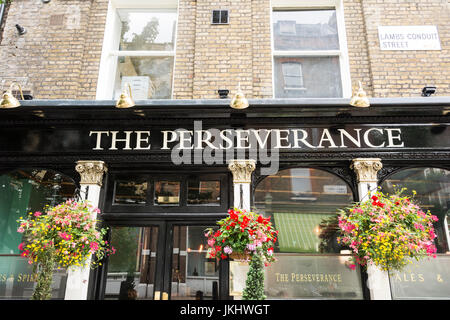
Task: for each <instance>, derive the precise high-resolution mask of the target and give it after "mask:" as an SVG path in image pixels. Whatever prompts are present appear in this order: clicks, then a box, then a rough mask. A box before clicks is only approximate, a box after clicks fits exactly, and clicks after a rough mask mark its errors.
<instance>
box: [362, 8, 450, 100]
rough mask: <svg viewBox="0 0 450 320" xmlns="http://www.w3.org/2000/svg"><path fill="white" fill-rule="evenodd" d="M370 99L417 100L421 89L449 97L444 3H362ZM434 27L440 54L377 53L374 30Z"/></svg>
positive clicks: (448, 14)
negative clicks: (388, 27) (438, 40)
mask: <svg viewBox="0 0 450 320" xmlns="http://www.w3.org/2000/svg"><path fill="white" fill-rule="evenodd" d="M361 3H362V13H363V19H364V23H365V26H366V33H367V35H366V37H367V44H368V61H369V63H370V70H371V73H372V87H373V96H375V97H399V96H401V97H418V96H420V95H421V91H422V88H423V87H424V86H425V85H435V86H436V87H437V91H436V96H449V95H450V51H449V50H450V23H449V21H450V3H449V2H448V1H447V0H427V1H411V0H384V1H378V0H362V1H361ZM414 25H417V26H421V25H435V26H437V28H438V32H439V37H440V41H441V48H442V50H440V51H381V50H380V45H379V40H378V26H414Z"/></svg>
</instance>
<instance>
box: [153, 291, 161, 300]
mask: <svg viewBox="0 0 450 320" xmlns="http://www.w3.org/2000/svg"><path fill="white" fill-rule="evenodd" d="M153 300H161V291H155V297H154V299H153Z"/></svg>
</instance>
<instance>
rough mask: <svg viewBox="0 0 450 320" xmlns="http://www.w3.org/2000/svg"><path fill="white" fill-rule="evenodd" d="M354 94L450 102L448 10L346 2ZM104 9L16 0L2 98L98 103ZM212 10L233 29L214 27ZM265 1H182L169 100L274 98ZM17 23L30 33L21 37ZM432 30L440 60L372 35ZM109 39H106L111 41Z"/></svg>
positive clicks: (404, 1) (84, 3) (434, 1)
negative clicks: (402, 28)
mask: <svg viewBox="0 0 450 320" xmlns="http://www.w3.org/2000/svg"><path fill="white" fill-rule="evenodd" d="M343 3H344V18H345V22H346V35H347V45H348V53H349V63H350V73H351V81H352V85H353V86H355V85H356V84H357V83H358V81H361V82H362V83H363V86H364V88H365V90H366V91H367V93H368V94H369V96H373V97H399V96H403V97H418V96H420V94H421V89H422V87H423V86H425V85H435V86H437V92H436V95H437V96H450V52H449V46H450V24H449V23H448V21H450V10H449V9H450V8H449V6H450V4H449V3H448V2H447V1H445V0H427V1H425V0H422V1H411V0H385V1H379V0H343ZM107 5H108V0H71V1H62V0H52V1H51V2H50V3H48V4H44V3H42V1H41V0H13V2H12V3H11V6H10V8H9V11H8V15H7V19H6V23H5V27H4V34H3V39H2V42H1V44H0V70H1V73H0V89H3V90H4V89H6V88H7V87H8V86H9V84H10V83H11V81H18V82H19V83H20V84H21V85H22V86H23V88H24V89H25V90H31V91H32V94H33V96H34V97H35V98H39V99H95V93H96V87H97V78H98V70H99V63H100V56H101V49H102V43H103V36H104V26H105V21H106V11H107ZM213 9H228V10H229V12H230V23H229V24H227V25H211V13H212V10H213ZM270 10H271V8H270V1H269V0H226V1H217V0H216V1H208V0H197V1H195V0H180V1H179V20H178V30H177V45H176V57H175V75H174V77H175V78H174V93H173V97H174V98H175V99H199V98H201V99H207V98H218V93H217V90H218V89H229V90H230V91H231V93H230V97H231V96H232V95H233V94H234V93H235V92H236V88H237V85H238V83H239V82H240V84H241V89H242V90H243V91H244V93H245V94H246V96H247V97H248V98H271V97H272V52H271V37H270V31H271V26H270V14H271V11H270ZM16 23H18V24H20V25H22V26H23V27H25V28H26V30H27V33H26V34H25V35H23V36H19V35H18V34H17V31H16V29H15V24H16ZM380 25H384V26H388V25H436V26H437V27H438V30H439V36H440V41H441V47H442V50H440V51H381V50H380V48H379V42H378V26H380ZM107 36H111V35H107Z"/></svg>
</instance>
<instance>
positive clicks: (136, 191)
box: [114, 181, 147, 204]
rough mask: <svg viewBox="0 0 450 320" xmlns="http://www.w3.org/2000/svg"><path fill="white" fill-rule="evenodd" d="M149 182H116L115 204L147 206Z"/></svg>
mask: <svg viewBox="0 0 450 320" xmlns="http://www.w3.org/2000/svg"><path fill="white" fill-rule="evenodd" d="M146 202H147V182H137V181H116V182H115V186H114V204H146Z"/></svg>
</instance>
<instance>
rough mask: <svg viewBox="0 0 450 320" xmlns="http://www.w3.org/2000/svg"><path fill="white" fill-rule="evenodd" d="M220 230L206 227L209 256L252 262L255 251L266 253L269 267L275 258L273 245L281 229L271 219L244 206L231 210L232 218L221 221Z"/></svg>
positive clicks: (264, 254) (229, 212)
mask: <svg viewBox="0 0 450 320" xmlns="http://www.w3.org/2000/svg"><path fill="white" fill-rule="evenodd" d="M217 225H218V226H219V229H218V230H216V231H214V230H213V228H208V229H206V230H205V231H206V233H205V236H206V237H207V238H208V253H207V256H208V257H209V258H220V259H228V258H231V259H236V260H245V261H249V260H250V258H251V255H252V254H254V253H255V252H258V253H260V254H262V256H263V257H264V263H265V265H266V266H268V265H269V264H270V263H271V262H274V261H275V258H274V257H273V246H274V243H275V242H276V240H277V236H278V231H277V230H274V229H273V226H272V223H271V222H270V218H263V217H262V216H261V215H259V214H257V213H255V212H249V211H245V210H241V209H230V210H228V217H226V218H224V219H222V220H220V221H218V222H217Z"/></svg>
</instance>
